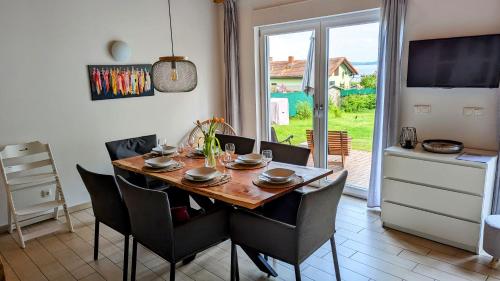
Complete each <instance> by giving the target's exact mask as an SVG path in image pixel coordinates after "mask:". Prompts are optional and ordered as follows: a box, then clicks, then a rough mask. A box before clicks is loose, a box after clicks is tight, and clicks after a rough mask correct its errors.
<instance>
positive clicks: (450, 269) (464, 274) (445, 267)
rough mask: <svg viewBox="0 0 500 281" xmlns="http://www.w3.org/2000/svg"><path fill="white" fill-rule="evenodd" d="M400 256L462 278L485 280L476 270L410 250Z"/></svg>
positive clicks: (484, 276)
mask: <svg viewBox="0 0 500 281" xmlns="http://www.w3.org/2000/svg"><path fill="white" fill-rule="evenodd" d="M399 256H400V257H402V258H405V259H408V260H412V261H414V262H417V263H419V264H423V265H427V266H429V267H433V268H435V269H437V270H440V271H443V272H447V273H449V274H453V275H456V276H458V277H460V278H464V279H467V280H472V281H485V280H486V278H487V276H486V275H482V274H479V273H477V272H473V271H469V270H466V269H464V268H461V267H458V266H455V265H452V264H449V263H446V262H443V261H440V260H437V259H433V258H431V257H429V256H422V255H419V254H416V253H412V252H410V251H406V250H405V251H404V252H402V253H401V254H400V255H399Z"/></svg>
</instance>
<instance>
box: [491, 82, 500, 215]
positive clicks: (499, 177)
mask: <svg viewBox="0 0 500 281" xmlns="http://www.w3.org/2000/svg"><path fill="white" fill-rule="evenodd" d="M499 125H500V90H497V143H498V149H499V150H500V129H498V126H499ZM497 157H498V158H497V171H496V177H495V187H494V189H493V204H492V206H491V213H492V214H494V215H498V214H500V151H499V152H498V155H497Z"/></svg>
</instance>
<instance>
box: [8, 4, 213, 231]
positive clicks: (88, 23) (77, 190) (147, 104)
mask: <svg viewBox="0 0 500 281" xmlns="http://www.w3.org/2000/svg"><path fill="white" fill-rule="evenodd" d="M172 5H173V6H172V11H173V13H174V14H173V24H174V37H175V47H176V54H177V55H185V56H188V57H189V58H190V59H191V60H192V61H193V62H194V63H195V64H196V66H197V68H198V77H199V81H198V87H197V88H196V90H194V91H193V92H191V93H177V94H166V93H156V96H154V97H143V98H129V99H119V100H107V101H95V102H93V101H91V100H90V92H89V91H90V90H89V81H88V77H87V72H86V65H88V64H114V63H115V62H114V61H113V60H112V58H111V57H110V56H109V55H108V51H107V45H108V43H109V42H110V41H112V40H117V39H120V40H123V41H126V42H127V43H128V44H129V45H130V47H131V49H132V57H131V59H130V61H129V63H153V62H154V61H155V60H156V59H157V58H158V57H159V56H165V55H169V54H170V43H169V32H168V14H167V1H166V0H148V1H129V0H121V1H119V0H85V1H76V0H39V1H30V0H16V1H11V0H0V38H2V39H1V44H0V85H2V86H1V87H0V145H4V144H9V143H17V142H26V141H32V140H40V141H43V142H49V143H50V144H51V145H52V148H53V151H54V156H55V160H56V163H57V165H58V168H59V172H60V174H61V179H62V183H63V188H64V190H65V192H66V198H67V200H68V201H69V205H75V204H79V203H82V202H87V201H89V197H88V194H87V192H86V190H85V188H84V187H83V184H82V182H81V180H80V178H79V176H78V175H77V172H76V169H75V164H76V163H80V164H82V165H83V166H84V167H86V168H88V169H90V170H94V171H99V172H103V173H112V167H111V165H110V161H109V157H108V155H107V152H106V150H105V147H104V142H105V141H108V140H114V139H120V138H127V137H132V136H140V135H145V134H151V133H157V134H158V135H159V136H163V137H167V138H168V139H169V140H170V141H172V142H177V141H179V140H180V139H181V138H182V137H183V136H184V134H186V133H187V132H188V130H189V129H190V128H192V126H193V121H195V120H196V119H202V118H207V117H210V116H212V114H214V113H215V114H221V112H222V87H221V85H222V83H221V81H222V80H221V75H220V74H221V67H222V63H221V62H222V58H221V57H220V52H219V50H220V47H221V43H222V38H221V35H220V33H219V28H220V26H219V24H218V19H217V9H218V8H217V6H215V5H214V4H213V3H212V1H209V0H190V1H184V0H173V1H172ZM1 190H2V191H1V193H0V226H1V225H4V224H5V223H6V207H5V206H6V204H5V194H4V193H3V188H2V189H1Z"/></svg>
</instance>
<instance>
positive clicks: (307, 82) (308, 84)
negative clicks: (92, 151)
mask: <svg viewBox="0 0 500 281" xmlns="http://www.w3.org/2000/svg"><path fill="white" fill-rule="evenodd" d="M309 40H310V42H309V51H307V61H306V67H305V68H304V75H303V78H302V87H301V88H302V91H304V93H306V94H308V95H313V94H314V45H315V41H314V35H313V36H311V38H310V39H309Z"/></svg>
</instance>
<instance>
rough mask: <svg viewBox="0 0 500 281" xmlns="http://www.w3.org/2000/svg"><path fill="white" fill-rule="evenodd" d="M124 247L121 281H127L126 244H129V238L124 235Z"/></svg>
mask: <svg viewBox="0 0 500 281" xmlns="http://www.w3.org/2000/svg"><path fill="white" fill-rule="evenodd" d="M124 239H125V241H124V242H125V243H124V244H125V245H124V247H123V281H127V280H128V244H129V236H128V235H125V238H124Z"/></svg>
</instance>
